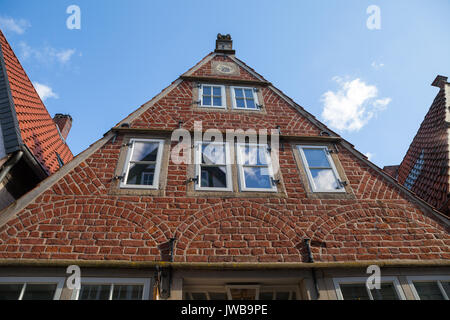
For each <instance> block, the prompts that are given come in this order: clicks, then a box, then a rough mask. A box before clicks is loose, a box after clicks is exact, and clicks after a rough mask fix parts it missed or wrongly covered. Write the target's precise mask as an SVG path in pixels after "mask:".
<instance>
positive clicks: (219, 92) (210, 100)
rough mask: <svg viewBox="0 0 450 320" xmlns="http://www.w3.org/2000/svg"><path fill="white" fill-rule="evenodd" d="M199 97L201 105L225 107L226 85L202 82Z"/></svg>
mask: <svg viewBox="0 0 450 320" xmlns="http://www.w3.org/2000/svg"><path fill="white" fill-rule="evenodd" d="M199 98H200V106H201V107H209V108H225V107H226V103H225V86H222V85H209V84H202V85H201V86H200V90H199Z"/></svg>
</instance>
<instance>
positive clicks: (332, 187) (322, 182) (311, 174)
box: [298, 146, 345, 192]
mask: <svg viewBox="0 0 450 320" xmlns="http://www.w3.org/2000/svg"><path fill="white" fill-rule="evenodd" d="M298 150H299V152H300V156H301V159H302V162H303V166H304V167H305V171H306V175H307V176H308V180H309V184H310V185H311V189H312V190H313V192H345V188H344V184H343V183H342V182H341V180H340V178H339V174H338V172H337V170H336V167H335V165H334V162H333V159H332V158H331V155H330V151H329V150H328V148H327V147H326V146H298Z"/></svg>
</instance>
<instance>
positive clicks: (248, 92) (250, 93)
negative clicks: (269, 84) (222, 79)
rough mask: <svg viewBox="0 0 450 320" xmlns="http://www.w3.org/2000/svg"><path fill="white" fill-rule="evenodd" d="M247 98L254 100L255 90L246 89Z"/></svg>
mask: <svg viewBox="0 0 450 320" xmlns="http://www.w3.org/2000/svg"><path fill="white" fill-rule="evenodd" d="M244 91H245V97H246V98H252V99H253V90H251V89H245V90H244Z"/></svg>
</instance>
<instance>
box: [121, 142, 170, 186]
mask: <svg viewBox="0 0 450 320" xmlns="http://www.w3.org/2000/svg"><path fill="white" fill-rule="evenodd" d="M135 142H144V143H146V142H147V143H159V146H158V154H157V156H156V163H155V175H154V178H153V184H152V185H137V184H127V183H126V182H127V179H128V173H129V168H130V161H131V157H132V155H133V151H134V143H135ZM129 143H130V144H131V145H130V146H129V148H128V151H127V157H126V160H125V164H124V166H123V171H122V176H123V179H122V181H121V182H120V188H131V189H158V188H159V174H160V171H161V161H162V156H163V152H164V140H161V139H135V138H133V139H130V141H129Z"/></svg>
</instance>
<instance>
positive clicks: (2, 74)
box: [0, 31, 73, 174]
mask: <svg viewBox="0 0 450 320" xmlns="http://www.w3.org/2000/svg"><path fill="white" fill-rule="evenodd" d="M0 124H1V129H2V134H3V140H4V144H5V151H6V153H7V154H9V153H12V152H14V151H16V150H19V149H20V147H21V146H26V147H27V148H28V149H29V151H30V152H31V153H32V154H33V156H34V157H35V159H36V160H37V161H38V162H39V164H40V165H41V166H42V169H43V170H44V171H45V172H46V173H47V174H52V173H54V172H55V171H57V170H58V169H59V167H60V166H59V163H58V158H57V154H59V156H60V157H61V159H62V160H63V161H64V163H67V162H69V161H70V160H72V158H73V154H72V152H71V151H70V149H69V147H68V145H67V144H66V143H65V141H63V139H62V138H61V135H60V134H59V132H58V128H57V126H56V124H55V122H54V121H53V119H52V117H51V116H50V114H49V113H48V111H47V108H46V107H45V105H44V103H43V102H42V100H41V98H40V97H39V95H38V93H37V92H36V89H35V88H34V86H33V84H32V82H31V81H30V79H29V78H28V76H27V74H26V72H25V70H24V69H23V67H22V65H21V64H20V62H19V59H18V58H17V56H16V55H15V54H14V51H13V50H12V48H11V46H10V45H9V43H8V41H7V40H6V38H5V36H4V35H3V33H2V32H1V31H0Z"/></svg>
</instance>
